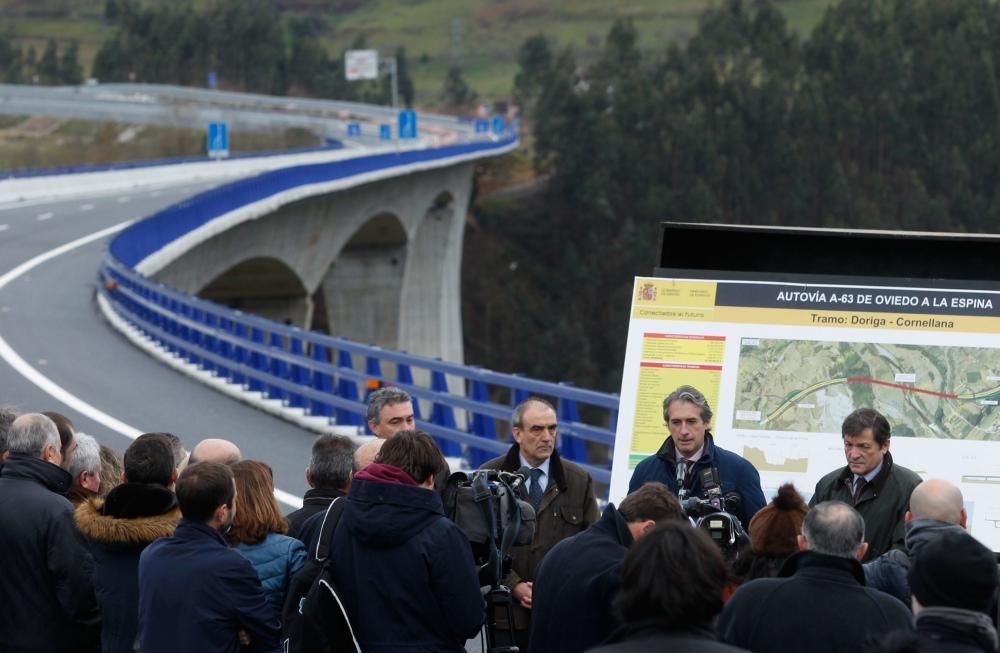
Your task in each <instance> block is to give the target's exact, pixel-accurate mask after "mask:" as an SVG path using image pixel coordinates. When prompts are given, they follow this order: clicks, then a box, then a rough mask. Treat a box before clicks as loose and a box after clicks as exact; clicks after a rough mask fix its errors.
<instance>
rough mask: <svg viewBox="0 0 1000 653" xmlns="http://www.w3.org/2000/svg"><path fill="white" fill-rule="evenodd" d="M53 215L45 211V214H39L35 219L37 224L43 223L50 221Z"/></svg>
mask: <svg viewBox="0 0 1000 653" xmlns="http://www.w3.org/2000/svg"><path fill="white" fill-rule="evenodd" d="M54 215H55V213H53V212H52V211H46V212H45V213H39V214H38V216H37V218H36V219H37V220H38V221H39V222H44V221H45V220H51V219H52V216H54Z"/></svg>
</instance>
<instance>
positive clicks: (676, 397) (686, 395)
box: [663, 385, 712, 424]
mask: <svg viewBox="0 0 1000 653" xmlns="http://www.w3.org/2000/svg"><path fill="white" fill-rule="evenodd" d="M675 401H687V402H690V403H692V404H694V405H695V406H697V407H698V408H701V421H703V422H705V423H706V424H707V423H708V422H711V421H712V407H711V406H709V405H708V399H705V395H704V394H703V393H702V392H701V390H699V389H698V388H696V387H694V386H693V385H682V386H681V387H679V388H677V389H676V390H674V391H673V392H671V393H670V394H668V395H667V398H666V399H664V400H663V421H664V422H669V421H670V404H672V403H673V402H675Z"/></svg>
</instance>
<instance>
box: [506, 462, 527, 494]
mask: <svg viewBox="0 0 1000 653" xmlns="http://www.w3.org/2000/svg"><path fill="white" fill-rule="evenodd" d="M507 473H508V474H509V475H510V476H513V477H514V478H513V480H511V482H510V489H512V490H514V491H515V492H516V491H517V488H519V487H521V486H522V485H524V482H525V481H526V480H528V477H529V476H531V468H530V467H528V466H527V465H525V466H523V467H521V469H519V470H517V471H516V472H507Z"/></svg>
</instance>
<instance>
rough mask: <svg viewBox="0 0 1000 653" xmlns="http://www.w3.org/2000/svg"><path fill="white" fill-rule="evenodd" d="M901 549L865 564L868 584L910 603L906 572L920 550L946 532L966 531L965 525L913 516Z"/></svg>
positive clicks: (908, 523)
mask: <svg viewBox="0 0 1000 653" xmlns="http://www.w3.org/2000/svg"><path fill="white" fill-rule="evenodd" d="M905 529H906V537H905V538H904V540H903V548H902V549H890V550H889V551H886V552H885V553H883V554H882V555H880V556H879V557H878V558H876V559H875V560H872V561H871V562H869V563H867V564H865V565H864V569H865V585H867V586H868V587H871V588H873V589H877V590H879V591H881V592H885V593H886V594H889V595H891V596H895V597H896V598H897V599H899V600H900V601H902V602H903V604H904V605H906V607H910V582H909V581H908V580H907V578H906V576H907V574H908V573H909V571H910V565H911V563H912V561H913V557H914V556H915V555H916V554H917V551H919V550H920V549H921V547H923V546H924V545H925V544H927V543H928V542H930V541H932V540H934V539H935V538H937V537H940V536H941V535H943V534H944V533H947V532H959V533H964V532H965V529H964V528H962V527H961V526H959V525H957V524H950V523H948V522H944V521H938V520H936V519H914V520H913V521H911V522H907V523H906V526H905Z"/></svg>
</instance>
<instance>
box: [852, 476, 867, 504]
mask: <svg viewBox="0 0 1000 653" xmlns="http://www.w3.org/2000/svg"><path fill="white" fill-rule="evenodd" d="M866 485H868V481H867V480H865V477H864V476H859V477H858V480H857V481H856V482H855V483H854V505H858V501H860V500H861V493H862V492H864V490H865V486H866Z"/></svg>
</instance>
